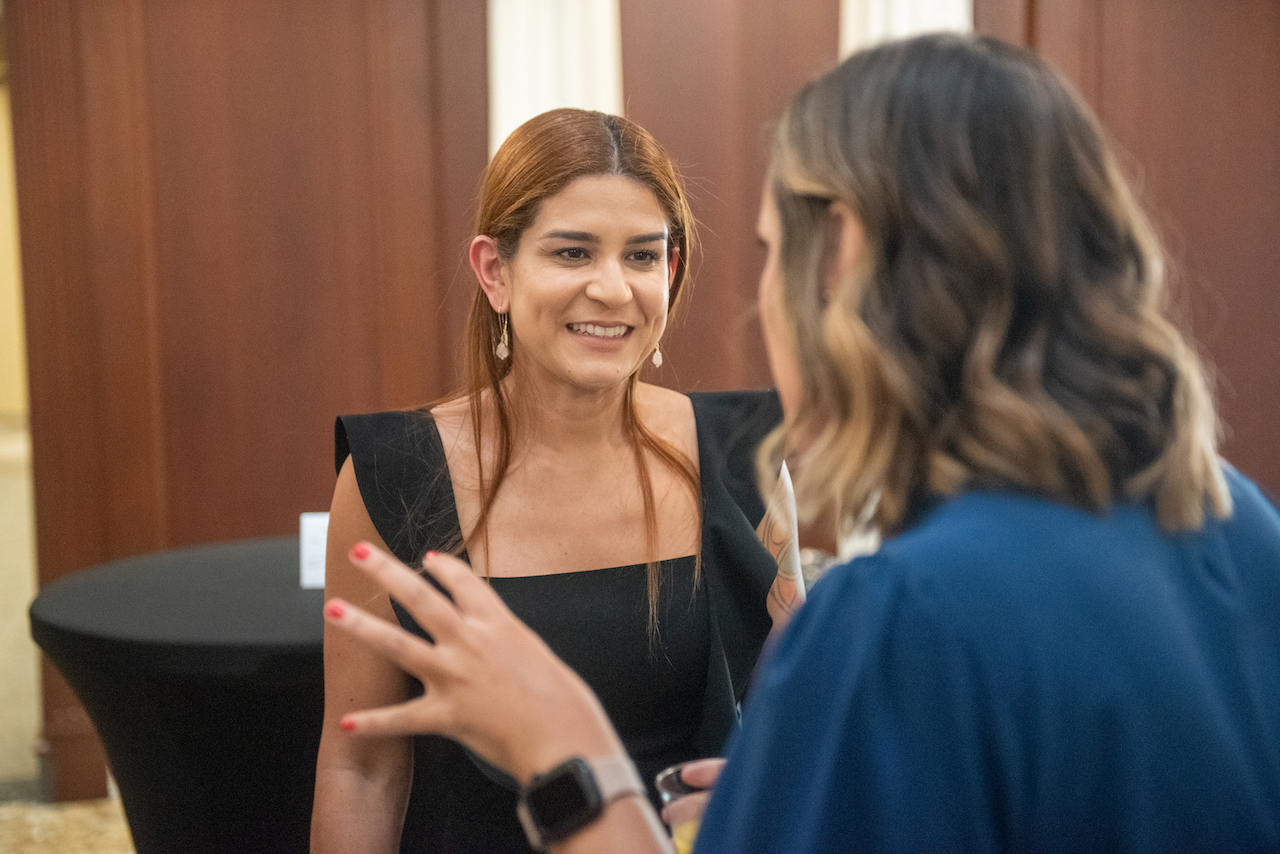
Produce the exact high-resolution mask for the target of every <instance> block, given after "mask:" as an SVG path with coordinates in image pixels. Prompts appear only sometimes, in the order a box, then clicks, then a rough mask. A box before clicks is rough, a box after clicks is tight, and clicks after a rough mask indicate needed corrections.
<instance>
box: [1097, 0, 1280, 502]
mask: <svg viewBox="0 0 1280 854" xmlns="http://www.w3.org/2000/svg"><path fill="white" fill-rule="evenodd" d="M1105 5H1106V10H1107V15H1106V18H1105V22H1104V23H1105V29H1104V30H1103V43H1102V61H1101V63H1100V68H1101V74H1102V79H1103V81H1104V85H1103V88H1102V92H1101V103H1100V110H1101V114H1102V119H1103V122H1104V123H1105V124H1106V125H1107V127H1108V128H1109V129H1110V131H1111V132H1112V133H1113V134H1114V135H1115V137H1116V139H1117V141H1118V142H1119V144H1120V146H1121V147H1122V148H1123V149H1124V150H1125V151H1127V152H1129V153H1131V154H1132V156H1133V158H1134V160H1135V161H1136V163H1137V169H1136V170H1135V171H1136V176H1137V179H1138V181H1137V183H1138V186H1139V189H1140V191H1141V193H1142V196H1143V198H1144V200H1146V201H1147V202H1148V208H1149V209H1151V210H1152V212H1153V215H1154V218H1155V220H1156V223H1157V226H1158V227H1159V228H1160V231H1161V233H1162V236H1163V237H1164V238H1165V241H1166V244H1167V246H1168V248H1169V250H1170V256H1171V258H1172V261H1173V266H1174V269H1175V272H1176V274H1177V276H1178V279H1179V284H1180V288H1179V290H1180V291H1181V293H1182V294H1183V299H1184V300H1185V301H1187V302H1188V303H1189V309H1190V315H1191V320H1192V325H1193V331H1194V332H1195V335H1196V337H1197V339H1198V341H1199V342H1200V344H1201V345H1202V347H1203V348H1204V350H1205V352H1206V353H1207V355H1208V359H1209V361H1210V362H1211V363H1212V364H1213V365H1214V366H1215V367H1216V370H1217V373H1218V401H1219V404H1220V411H1221V414H1222V418H1223V421H1224V423H1225V424H1226V427H1227V440H1226V443H1225V446H1224V451H1225V454H1226V456H1227V458H1228V459H1230V460H1231V461H1232V462H1233V463H1234V464H1235V465H1236V466H1237V467H1238V468H1240V469H1241V470H1242V471H1243V472H1245V473H1246V474H1248V475H1250V476H1251V477H1253V478H1254V479H1256V480H1258V481H1259V482H1260V483H1261V484H1263V485H1264V486H1265V487H1267V488H1268V489H1269V490H1270V491H1271V493H1272V494H1273V495H1280V453H1278V452H1277V447H1280V346H1277V345H1276V325H1277V323H1280V239H1277V233H1278V232H1280V108H1277V102H1276V97H1277V93H1280V3H1276V2H1274V0H1232V2H1230V3H1219V2H1215V0H1197V2H1183V3H1166V2H1159V0H1126V2H1111V3H1107V4H1105Z"/></svg>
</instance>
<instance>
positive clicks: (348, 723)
mask: <svg viewBox="0 0 1280 854" xmlns="http://www.w3.org/2000/svg"><path fill="white" fill-rule="evenodd" d="M342 728H343V729H344V730H346V731H347V732H351V730H353V729H355V728H356V722H355V721H353V720H351V719H350V718H343V719H342Z"/></svg>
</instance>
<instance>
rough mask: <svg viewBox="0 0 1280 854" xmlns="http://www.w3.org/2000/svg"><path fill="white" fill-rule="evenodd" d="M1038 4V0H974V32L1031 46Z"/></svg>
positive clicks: (1015, 43)
mask: <svg viewBox="0 0 1280 854" xmlns="http://www.w3.org/2000/svg"><path fill="white" fill-rule="evenodd" d="M1036 5H1037V4H1036V0H973V29H974V32H976V33H979V34H981V35H984V36H992V37H994V38H997V39H1000V40H1001V41H1006V42H1008V43H1009V44H1014V45H1018V46H1019V47H1030V46H1031V44H1032V41H1033V33H1032V30H1033V17H1034V10H1035V8H1036Z"/></svg>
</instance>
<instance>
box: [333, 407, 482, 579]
mask: <svg viewBox="0 0 1280 854" xmlns="http://www.w3.org/2000/svg"><path fill="white" fill-rule="evenodd" d="M348 456H350V457H351V460H352V465H353V467H354V469H355V475H356V483H357V484H358V485H359V487H360V497H361V498H363V499H364V506H365V509H366V510H368V511H369V518H370V519H371V520H372V521H373V524H374V527H375V528H377V529H378V533H379V534H380V535H381V536H382V539H383V540H384V541H385V542H386V544H387V546H388V547H390V548H391V550H392V552H393V553H395V555H396V557H398V558H399V559H400V560H402V561H404V562H405V563H407V564H410V565H413V564H415V563H417V562H418V561H419V560H421V558H422V555H423V553H424V552H426V551H427V550H428V549H434V550H436V551H455V550H456V549H457V548H458V546H460V545H461V539H462V532H461V529H460V525H459V522H458V509H457V505H456V504H455V503H454V497H453V484H452V483H451V481H450V480H449V466H448V463H447V461H446V459H445V453H444V446H443V445H442V444H441V442H440V434H439V432H438V431H437V430H436V425H435V421H433V420H432V419H431V416H430V415H428V414H427V413H425V412H377V413H372V414H368V415H345V416H342V417H341V418H338V419H337V421H336V423H335V425H334V461H335V464H336V466H337V467H338V468H339V469H341V467H342V464H343V463H344V462H345V461H346V459H347V457H348Z"/></svg>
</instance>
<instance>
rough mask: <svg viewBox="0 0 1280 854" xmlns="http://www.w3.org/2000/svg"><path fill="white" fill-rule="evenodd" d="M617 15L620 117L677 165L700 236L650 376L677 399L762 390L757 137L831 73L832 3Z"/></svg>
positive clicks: (768, 1) (696, 6)
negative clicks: (679, 392)
mask: <svg viewBox="0 0 1280 854" xmlns="http://www.w3.org/2000/svg"><path fill="white" fill-rule="evenodd" d="M621 8H622V64H623V87H624V94H625V103H626V112H627V116H628V117H629V118H631V119H633V120H635V121H636V122H639V123H640V124H641V125H643V126H644V127H645V128H647V129H648V130H649V131H651V132H652V133H653V134H654V136H656V137H657V138H658V139H659V140H660V141H661V142H662V143H663V144H664V145H665V146H666V147H667V148H668V149H669V150H670V151H671V152H672V154H673V155H674V157H675V158H676V160H677V162H678V163H679V164H680V166H681V168H682V169H683V171H684V173H685V175H686V176H687V178H688V179H689V184H690V189H691V195H692V197H693V209H694V214H695V216H696V217H697V219H698V223H699V226H700V228H701V234H702V252H701V255H700V257H696V258H695V259H694V266H693V272H694V278H693V291H692V299H691V300H690V301H689V302H688V303H687V304H686V308H685V313H684V316H683V318H682V320H681V322H679V323H678V324H677V325H676V326H675V327H674V328H673V329H672V330H670V331H669V332H668V333H667V335H666V336H665V338H664V341H663V352H664V355H665V363H664V365H663V367H662V369H661V371H658V372H654V374H655V376H656V378H657V381H658V382H661V383H663V384H666V385H671V386H673V387H677V388H681V389H685V390H691V389H722V388H744V387H760V386H768V385H770V384H771V380H770V377H769V368H768V362H767V359H766V357H765V353H764V346H763V343H762V342H763V339H762V337H761V335H760V330H759V323H758V321H757V319H756V298H755V292H756V283H757V281H758V277H759V273H760V265H761V263H762V261H763V254H762V253H761V252H760V250H759V249H758V247H757V245H756V239H755V217H756V211H757V210H758V208H759V200H760V190H761V186H762V183H763V180H764V173H765V169H766V166H767V161H768V129H769V125H770V123H771V122H772V120H774V119H775V118H776V117H777V115H778V113H780V112H781V110H782V108H783V107H784V106H785V105H786V102H787V100H788V99H789V98H790V97H791V96H792V95H793V94H794V93H795V92H796V90H797V89H799V88H800V86H801V85H802V84H803V83H804V82H805V81H807V80H809V79H810V78H812V77H813V76H815V75H816V74H818V73H820V72H822V71H825V70H827V69H828V68H830V67H831V66H833V65H834V64H835V60H836V55H837V49H838V43H839V32H838V24H839V20H838V15H839V4H838V2H837V0H760V2H753V3H739V2H737V0H700V2H695V3H688V2H680V0H622V7H621Z"/></svg>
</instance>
